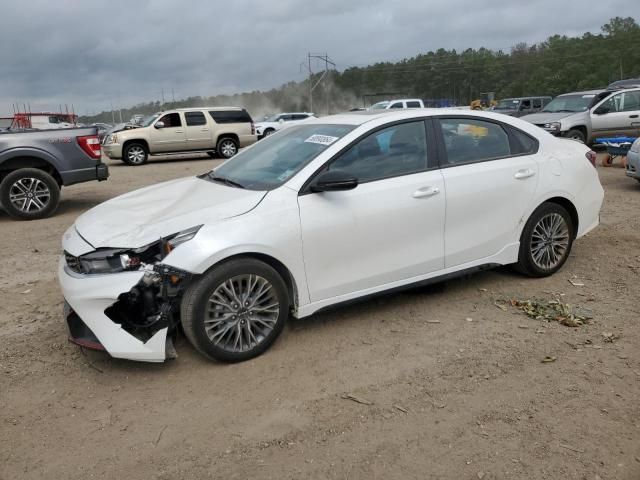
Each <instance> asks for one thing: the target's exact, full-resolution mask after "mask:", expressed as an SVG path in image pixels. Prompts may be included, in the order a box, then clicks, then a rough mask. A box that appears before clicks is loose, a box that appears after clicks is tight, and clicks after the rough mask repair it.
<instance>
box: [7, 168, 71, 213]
mask: <svg viewBox="0 0 640 480" xmlns="http://www.w3.org/2000/svg"><path fill="white" fill-rule="evenodd" d="M59 201H60V187H59V186H58V182H56V181H55V179H54V178H53V177H52V176H51V175H49V174H48V173H47V172H44V171H42V170H38V169H37V168H22V169H20V170H16V171H15V172H11V173H10V174H9V175H7V176H6V177H5V178H4V180H2V183H0V203H2V206H3V207H4V209H5V210H6V211H7V213H8V214H9V215H10V216H12V217H13V218H18V219H20V220H36V219H38V218H45V217H48V216H49V215H51V214H52V213H53V212H54V211H55V210H56V208H57V207H58V202H59Z"/></svg>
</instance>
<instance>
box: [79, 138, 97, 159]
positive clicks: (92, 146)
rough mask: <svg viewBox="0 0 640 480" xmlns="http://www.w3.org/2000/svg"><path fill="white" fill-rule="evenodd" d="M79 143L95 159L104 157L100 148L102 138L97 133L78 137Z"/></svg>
mask: <svg viewBox="0 0 640 480" xmlns="http://www.w3.org/2000/svg"><path fill="white" fill-rule="evenodd" d="M76 140H77V141H78V145H80V148H82V150H84V152H85V153H86V154H87V155H89V156H90V157H91V158H93V159H95V160H100V159H101V158H102V150H101V149H100V139H99V138H98V136H97V135H86V136H84V137H76Z"/></svg>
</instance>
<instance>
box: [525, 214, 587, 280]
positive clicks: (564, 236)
mask: <svg viewBox="0 0 640 480" xmlns="http://www.w3.org/2000/svg"><path fill="white" fill-rule="evenodd" d="M575 228H576V227H575V226H574V225H573V221H572V220H571V215H569V212H567V210H566V209H565V208H564V207H562V206H560V205H558V204H557V203H551V202H546V203H543V204H542V205H540V206H539V207H538V208H537V209H536V210H535V211H534V212H533V213H532V214H531V217H529V220H528V221H527V224H526V225H525V227H524V230H523V231H522V236H521V238H520V253H519V255H518V263H517V264H516V265H515V267H516V269H517V270H518V271H519V272H521V273H523V274H525V275H528V276H530V277H548V276H549V275H553V274H554V273H556V272H557V271H558V270H560V268H562V266H563V265H564V263H565V262H566V261H567V259H568V258H569V254H570V253H571V247H572V245H573V240H574V238H575V235H576V233H575Z"/></svg>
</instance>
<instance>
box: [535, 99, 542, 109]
mask: <svg viewBox="0 0 640 480" xmlns="http://www.w3.org/2000/svg"><path fill="white" fill-rule="evenodd" d="M533 108H542V99H540V98H534V99H533Z"/></svg>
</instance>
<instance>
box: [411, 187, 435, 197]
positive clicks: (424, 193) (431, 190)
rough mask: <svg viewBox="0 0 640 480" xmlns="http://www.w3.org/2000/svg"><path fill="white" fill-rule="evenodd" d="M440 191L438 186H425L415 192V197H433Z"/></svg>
mask: <svg viewBox="0 0 640 480" xmlns="http://www.w3.org/2000/svg"><path fill="white" fill-rule="evenodd" d="M439 193H440V189H439V188H438V187H423V188H419V189H418V190H416V191H415V192H413V198H427V197H433V196H434V195H437V194H439Z"/></svg>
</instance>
